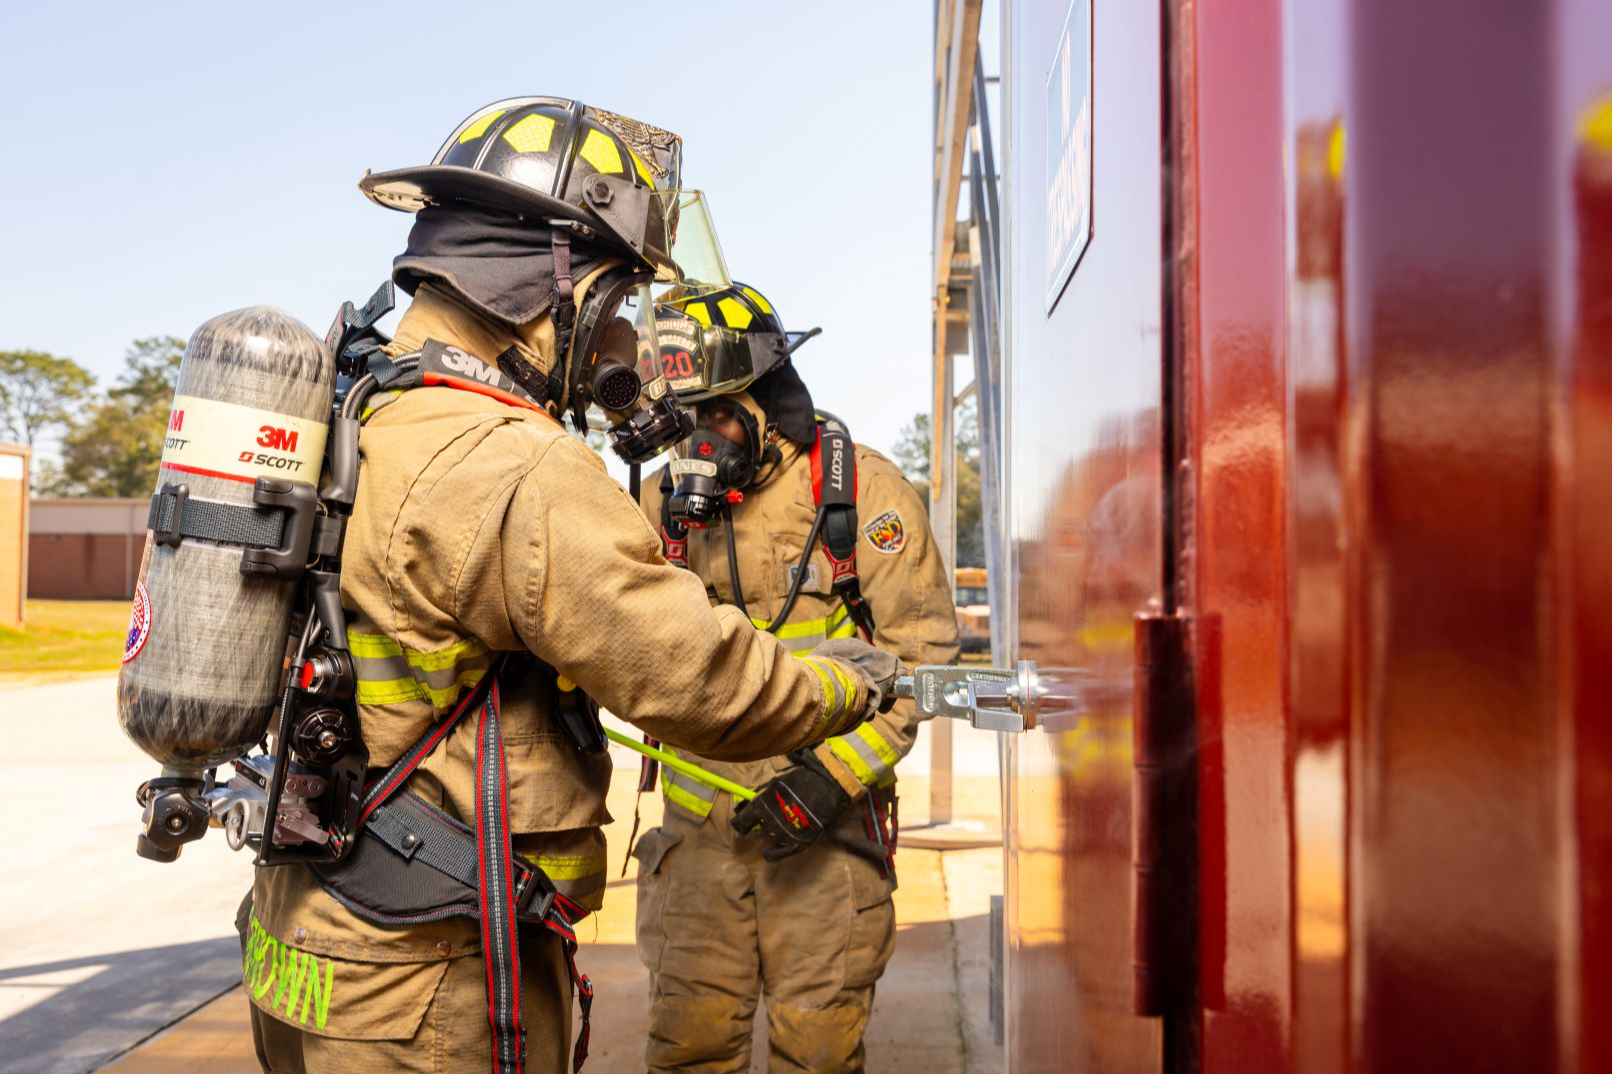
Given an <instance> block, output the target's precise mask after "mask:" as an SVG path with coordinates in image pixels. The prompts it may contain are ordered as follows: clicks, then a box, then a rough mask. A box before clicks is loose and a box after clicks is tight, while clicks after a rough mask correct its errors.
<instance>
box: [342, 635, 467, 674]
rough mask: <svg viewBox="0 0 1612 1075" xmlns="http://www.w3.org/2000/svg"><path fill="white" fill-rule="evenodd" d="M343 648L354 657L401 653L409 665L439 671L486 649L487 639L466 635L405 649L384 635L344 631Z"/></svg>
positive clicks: (398, 655)
mask: <svg viewBox="0 0 1612 1075" xmlns="http://www.w3.org/2000/svg"><path fill="white" fill-rule="evenodd" d="M347 649H348V651H349V652H351V653H352V655H353V656H354V657H403V658H405V659H407V661H408V663H409V664H410V666H412V667H414V668H418V669H420V670H421V671H422V672H439V671H441V670H442V669H444V668H452V667H453V666H454V665H456V664H458V663H459V661H460V660H461V659H462V658H465V657H479V656H481V655H482V654H484V653H486V652H487V643H485V642H483V641H482V640H481V639H479V638H466V639H463V640H462V641H459V642H455V643H454V644H453V645H451V646H444V647H443V648H442V649H435V650H431V651H429V652H427V651H425V650H416V649H405V648H404V647H402V646H400V645H398V644H397V642H396V641H395V640H394V639H391V638H389V637H387V636H386V635H366V634H359V633H357V632H355V631H349V632H347Z"/></svg>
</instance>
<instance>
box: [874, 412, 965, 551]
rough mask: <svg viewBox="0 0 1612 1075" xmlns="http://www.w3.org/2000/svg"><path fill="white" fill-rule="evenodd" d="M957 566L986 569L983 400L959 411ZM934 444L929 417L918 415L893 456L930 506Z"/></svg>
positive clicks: (903, 430)
mask: <svg viewBox="0 0 1612 1075" xmlns="http://www.w3.org/2000/svg"><path fill="white" fill-rule="evenodd" d="M956 420H957V429H956V438H955V439H956V445H957V566H958V567H984V566H985V512H984V509H983V507H982V506H981V501H980V415H979V397H977V396H970V397H969V398H968V399H966V400H964V401H963V404H962V406H960V407H958V408H957V419H956ZM933 443H934V437H933V434H932V433H931V432H930V428H929V415H927V414H917V415H914V416H913V419H912V421H910V422H908V423H907V424H906V425H905V426H902V427H901V433H900V434H899V435H898V437H897V438H896V446H895V449H894V451H893V452H892V453H891V454H892V455H894V456H895V461H896V465H897V466H899V467H900V468H901V469H902V471H903V472H904V473H905V474H906V475H907V480H908V481H910V482H912V484H913V488H915V489H917V490H918V495H919V496H921V497H923V498H924V503H925V504H928V502H929V474H930V470H929V466H930V461H929V453H930V446H931V445H932V444H933Z"/></svg>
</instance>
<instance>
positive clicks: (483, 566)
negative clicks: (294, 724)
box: [241, 97, 911, 1071]
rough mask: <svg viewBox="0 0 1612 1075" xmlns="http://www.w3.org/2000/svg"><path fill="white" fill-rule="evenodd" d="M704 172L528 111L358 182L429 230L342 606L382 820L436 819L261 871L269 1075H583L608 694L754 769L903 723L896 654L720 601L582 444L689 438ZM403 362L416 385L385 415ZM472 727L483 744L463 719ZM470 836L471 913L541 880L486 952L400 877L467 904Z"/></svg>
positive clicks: (475, 124)
mask: <svg viewBox="0 0 1612 1075" xmlns="http://www.w3.org/2000/svg"><path fill="white" fill-rule="evenodd" d="M679 156H680V143H679V141H678V139H677V138H676V137H675V136H673V135H670V134H668V133H667V132H664V131H660V130H658V129H656V128H653V127H650V126H648V125H646V124H642V123H638V122H635V121H633V120H629V119H626V118H624V117H621V116H617V115H614V114H613V113H608V112H603V111H600V110H595V109H592V108H588V107H585V106H583V105H581V104H579V103H575V102H572V101H568V100H562V99H557V98H544V97H531V98H518V99H513V100H508V101H502V102H498V103H496V104H493V105H490V106H488V107H487V108H484V109H482V110H480V111H479V112H477V113H475V114H474V115H472V116H471V117H470V118H468V119H467V120H465V122H464V123H462V124H461V125H460V126H459V128H458V129H456V130H455V131H454V132H453V133H452V135H450V136H449V138H448V140H447V142H446V143H445V144H444V146H443V148H442V150H441V151H439V153H438V154H437V157H436V159H435V160H434V161H433V162H432V163H431V165H429V166H424V167H418V168H407V169H401V170H398V171H393V172H387V173H382V174H376V175H366V177H365V178H364V180H363V182H362V183H361V187H362V189H363V191H364V193H365V194H366V195H368V196H369V197H370V198H371V199H372V200H374V201H376V202H378V203H380V204H382V205H385V206H389V207H392V208H398V209H404V210H408V211H414V212H416V213H417V217H416V220H415V223H414V227H413V231H412V232H411V234H410V238H409V244H408V249H407V251H406V253H404V254H403V255H402V256H400V257H399V258H398V259H397V261H396V263H395V270H394V279H395V280H396V281H397V282H398V283H399V284H400V285H401V286H402V287H403V288H404V289H405V290H407V291H410V292H412V293H413V295H414V301H413V304H412V305H411V306H410V307H409V309H408V311H407V313H406V314H405V315H404V317H403V319H402V322H401V324H400V325H399V326H398V329H397V333H396V337H395V339H393V340H391V341H390V342H389V343H385V345H384V347H381V348H379V349H378V350H375V351H374V352H373V353H372V354H371V355H370V356H369V358H368V360H367V361H368V369H369V371H370V376H374V377H376V378H378V379H379V385H380V388H379V390H378V391H377V393H376V394H375V395H374V396H373V397H371V401H370V403H369V405H368V407H367V408H366V413H365V421H364V425H363V429H362V435H361V440H360V442H359V450H360V452H361V456H362V470H361V480H360V482H359V485H358V493H357V501H356V506H355V508H354V511H353V515H352V518H351V521H350V524H349V527H348V532H347V536H346V544H345V551H344V554H343V555H344V559H343V566H342V571H341V591H340V592H341V601H342V604H343V605H344V606H345V607H346V609H347V619H348V631H349V639H350V642H349V645H350V652H351V654H352V658H353V663H354V665H355V669H354V671H355V673H356V694H357V702H358V706H359V714H360V717H361V723H362V731H363V737H364V740H365V742H366V744H367V747H368V751H369V763H370V767H371V768H370V772H371V774H372V779H371V781H370V784H369V790H368V792H367V794H368V795H370V796H372V797H373V796H375V795H377V794H378V793H389V790H390V788H391V786H393V785H396V786H398V787H400V788H401V789H402V791H403V792H405V793H406V795H405V796H404V797H403V798H402V799H394V800H392V801H395V802H402V804H403V808H405V809H406V810H411V811H413V813H407V812H405V813H401V814H397V815H395V816H396V817H401V818H403V819H404V821H403V822H402V823H396V824H394V823H389V824H391V828H389V829H385V830H384V831H383V830H382V829H380V828H377V826H376V825H375V824H374V823H373V822H372V823H371V824H370V826H369V828H368V830H366V831H365V833H364V839H363V840H362V841H360V842H359V845H358V848H357V850H356V851H355V852H354V853H353V854H352V855H351V856H350V857H349V858H348V859H346V860H344V861H343V862H341V863H339V864H338V865H337V866H335V867H330V868H325V867H321V868H319V869H312V868H308V867H306V866H302V865H284V866H274V867H266V868H262V869H260V870H259V871H258V873H257V879H256V884H255V886H254V889H253V893H252V899H251V902H250V906H249V907H243V912H242V922H241V927H242V934H243V944H244V951H245V979H246V980H245V987H246V990H247V993H248V996H249V997H250V999H251V1002H252V1005H253V1030H254V1038H255V1041H256V1044H257V1048H258V1052H259V1057H260V1059H261V1061H262V1062H263V1064H264V1067H265V1070H275V1071H294V1070H309V1071H402V1070H422V1071H476V1070H481V1071H486V1070H488V1066H489V1063H491V1065H492V1067H493V1070H522V1067H523V1065H524V1066H525V1067H529V1068H531V1069H533V1070H545V1071H564V1070H566V1067H567V1064H568V1061H569V1060H570V1056H569V1052H570V1044H569V1038H570V1030H571V1028H570V1011H571V997H572V988H573V984H577V985H578V986H579V987H580V988H582V989H583V991H584V992H586V983H585V980H584V979H581V978H580V976H578V975H577V973H576V970H575V965H574V963H573V962H572V960H571V958H570V957H571V953H572V951H573V949H574V938H573V937H572V936H571V931H570V926H571V925H572V924H573V923H574V922H575V920H576V919H577V918H579V917H581V916H582V915H585V914H586V913H587V912H588V911H589V910H593V909H597V908H598V907H599V905H600V901H601V900H602V898H603V896H604V883H605V860H606V856H605V845H604V838H603V835H602V833H601V829H600V826H601V825H603V824H604V823H605V822H606V821H607V820H608V817H607V814H606V811H605V792H606V789H607V786H608V784H609V780H610V773H611V766H610V762H609V760H608V756H607V755H606V754H605V753H604V751H603V749H602V746H603V743H602V740H596V735H597V731H598V726H597V718H596V710H595V709H594V708H593V703H592V702H591V701H590V698H591V699H592V700H596V701H597V704H598V705H603V706H606V707H608V708H609V709H610V710H611V711H612V712H614V713H616V714H618V715H620V716H621V717H623V718H624V719H627V720H630V721H632V722H634V723H636V724H637V725H639V726H640V727H641V728H642V729H643V730H644V731H645V732H647V733H648V734H651V735H653V736H655V737H657V738H658V739H662V740H664V741H666V742H668V743H672V744H676V745H678V746H679V747H682V748H686V749H689V750H691V751H696V752H699V753H701V754H705V755H709V756H716V757H723V758H729V759H744V758H760V757H768V756H771V755H775V754H777V753H779V752H780V751H784V750H789V749H793V748H797V747H800V746H802V745H804V744H809V743H813V742H818V741H821V740H822V739H824V737H825V736H830V735H835V734H839V733H844V732H846V731H848V730H850V729H852V728H854V727H855V726H857V725H858V724H859V723H860V722H861V721H862V720H864V719H865V718H866V717H867V716H868V715H869V714H871V713H872V712H874V711H875V710H876V709H877V707H878V705H879V704H880V703H881V701H885V702H886V704H888V703H887V699H888V692H889V687H890V683H891V680H892V679H893V677H894V675H895V662H894V661H893V660H889V659H887V658H885V657H884V656H883V655H880V654H878V653H876V652H875V651H873V650H872V648H871V647H864V649H863V650H861V651H856V650H844V649H842V650H841V651H840V656H839V657H823V656H813V655H811V654H810V653H809V652H808V651H809V649H810V647H801V646H799V645H794V644H792V643H790V642H788V641H780V640H779V639H777V638H775V637H773V636H771V635H768V634H766V633H764V632H760V631H757V630H756V629H755V628H754V627H753V626H752V625H751V623H750V621H749V620H748V619H747V618H746V616H745V615H744V613H742V612H740V611H739V610H738V609H735V608H729V607H720V606H716V607H713V606H712V605H711V603H710V602H709V601H708V600H707V595H706V592H705V588H704V587H703V586H701V585H700V582H699V580H698V579H697V578H696V577H694V576H693V575H691V574H689V573H688V572H687V571H685V570H682V569H681V568H678V567H675V566H672V565H670V564H668V563H667V562H666V561H665V560H664V559H663V557H662V551H661V546H660V540H659V537H658V536H657V534H656V533H655V530H654V529H653V528H652V527H650V526H648V525H646V523H645V520H644V518H643V516H642V515H641V514H640V513H639V510H638V508H637V506H636V505H635V504H634V503H633V502H632V500H631V498H630V497H629V496H628V495H627V494H626V493H625V492H624V491H623V490H622V489H621V487H620V486H619V485H617V484H616V483H615V482H614V481H613V480H612V479H611V478H610V477H609V476H608V475H607V474H606V472H605V469H604V467H603V465H602V463H601V462H600V461H599V459H598V458H597V456H595V455H594V454H593V452H591V451H590V450H589V449H588V447H587V446H586V444H585V443H584V442H583V441H582V440H580V439H579V438H577V437H576V436H574V435H572V434H571V433H570V432H568V431H566V430H565V429H563V428H562V427H561V425H560V424H559V423H558V422H557V421H556V418H557V417H558V416H560V415H562V414H564V413H566V412H568V411H569V412H570V413H571V414H572V415H573V417H574V418H575V419H578V420H581V419H582V416H583V415H584V414H585V412H586V411H587V410H588V408H589V406H590V405H595V406H597V407H599V408H601V409H602V410H604V411H605V413H606V414H607V415H608V416H609V418H610V419H611V421H612V422H614V423H615V424H614V425H613V426H612V427H611V429H610V437H611V440H612V442H613V445H614V447H616V449H617V450H618V451H619V452H620V453H621V454H623V455H624V456H627V457H630V458H634V459H644V458H647V457H648V456H650V455H652V454H654V453H655V452H656V451H657V450H658V449H659V448H660V447H663V446H664V445H666V444H670V443H672V442H673V441H675V440H677V439H679V438H680V437H682V436H683V435H685V434H686V433H687V431H688V428H689V427H688V425H687V421H686V419H685V418H684V417H682V416H680V414H679V412H678V411H677V410H676V409H675V408H674V407H673V406H672V405H671V401H670V397H669V396H667V395H665V394H664V385H663V384H661V383H660V381H659V378H658V362H657V355H658V350H657V349H655V345H654V343H653V340H654V337H653V316H652V313H651V308H650V306H649V303H648V299H647V288H646V287H645V285H647V283H648V281H649V280H650V279H651V277H652V276H654V275H656V274H659V275H660V276H662V277H663V278H669V277H671V276H673V275H675V273H676V271H677V265H676V263H677V260H678V258H679V257H680V254H679V253H678V252H677V251H676V250H674V249H673V248H672V246H671V235H672V232H673V231H674V228H675V229H676V230H678V231H679V232H680V233H681V235H682V238H680V239H679V240H678V243H679V249H681V247H682V243H683V241H684V240H687V239H689V238H690V235H691V234H693V233H696V232H698V230H699V228H698V227H697V225H698V224H699V220H698V219H696V218H695V216H694V215H693V214H692V212H691V210H690V205H691V204H692V202H690V201H689V200H688V199H686V198H684V199H683V201H682V202H681V204H680V201H679V199H680V198H683V195H682V194H680V193H679V191H678V190H677V183H678V174H677V172H678V163H679ZM679 215H681V220H680V221H679V220H678V217H679ZM696 237H697V236H696ZM635 317H636V319H637V320H636V325H635V323H634V318H635ZM379 342H381V341H378V340H376V339H374V338H373V337H372V338H371V343H372V345H373V344H375V343H379ZM646 350H647V354H646ZM640 359H643V361H640ZM415 364H417V365H415ZM404 368H410V369H417V370H418V371H419V374H420V376H419V378H418V380H420V381H422V382H423V383H422V385H421V386H420V387H413V388H410V389H409V390H407V391H391V390H387V388H386V385H387V384H389V383H392V382H390V381H388V380H387V378H389V377H394V376H396V375H397V371H398V370H400V369H404ZM400 383H401V382H400ZM903 510H904V511H905V512H910V510H911V509H910V508H904V509H903ZM909 540H910V539H909ZM910 547H911V546H910V544H909V549H910ZM892 615H898V616H899V615H901V613H900V612H898V611H896V610H892ZM467 705H468V706H470V708H471V709H472V710H475V709H476V707H477V706H480V710H479V712H480V714H481V716H480V718H479V719H478V718H477V714H476V712H474V711H472V712H471V713H470V717H469V718H468V719H465V720H460V721H458V722H457V723H455V722H454V714H456V713H457V712H459V711H460V710H462V709H464V708H465V707H466V706H467ZM901 734H904V733H901ZM443 815H446V816H445V817H444V816H443ZM411 817H412V818H415V819H417V820H419V821H421V823H422V824H424V823H427V822H431V821H432V820H433V819H435V823H436V825H437V827H436V828H435V829H432V828H430V827H429V826H427V827H425V828H421V829H419V830H418V831H416V830H415V829H414V828H411V827H410V825H409V824H408V819H409V818H411ZM400 826H401V827H400ZM454 826H457V827H458V828H459V829H461V830H464V829H474V830H476V832H477V834H478V836H477V839H478V840H479V841H480V844H479V846H480V848H481V850H480V865H479V866H478V864H477V862H475V861H469V860H467V861H466V862H464V863H463V864H461V868H462V870H463V871H465V872H464V874H463V876H464V877H468V878H469V881H468V882H467V886H466V888H465V891H467V892H470V893H472V894H473V893H474V890H475V887H476V885H477V884H479V885H480V886H481V887H482V889H483V890H486V889H488V888H489V886H495V885H499V884H507V883H508V882H509V881H510V880H511V878H513V879H514V881H515V884H514V886H513V888H512V889H505V890H502V891H503V895H502V896H501V897H498V898H490V897H486V896H485V895H484V896H483V899H484V903H485V908H484V913H483V914H482V916H481V920H480V925H479V926H478V921H477V919H476V918H475V917H471V916H469V915H468V913H467V911H468V910H470V909H473V908H469V909H467V907H466V906H465V905H462V904H460V905H447V906H442V905H435V906H432V905H431V904H432V897H431V895H430V893H429V892H426V891H424V889H425V888H429V887H430V885H431V883H433V882H432V880H431V878H432V876H433V875H428V874H427V873H426V872H425V871H423V870H421V871H417V872H416V873H414V874H410V875H409V876H410V877H414V878H421V877H424V878H426V881H425V882H421V884H422V891H421V892H410V891H406V889H408V888H410V887H411V886H413V885H414V884H415V882H414V881H404V882H397V883H394V882H391V881H388V880H387V878H388V877H392V876H394V875H395V871H397V870H400V869H404V868H405V867H411V866H414V865H415V864H416V856H418V860H419V861H424V860H425V859H426V858H428V857H430V856H432V855H435V856H436V859H435V861H436V862H437V863H438V865H437V866H436V869H437V874H436V875H434V876H435V881H437V882H441V881H444V878H445V877H446V874H444V873H443V872H442V871H444V870H449V871H450V872H451V871H452V868H453V865H452V864H451V863H450V864H449V866H443V865H441V859H442V855H443V853H442V850H441V848H440V847H435V846H433V841H434V840H435V839H436V838H435V837H433V836H432V835H431V833H432V832H437V833H438V834H439V835H440V832H441V831H443V830H445V829H450V828H452V827H454ZM489 831H493V832H494V833H495V834H496V833H497V832H498V831H502V832H503V833H504V837H505V838H504V839H503V841H502V842H500V841H499V840H498V839H495V838H489V836H488V833H489ZM422 833H423V834H424V835H422ZM383 843H384V844H385V846H382V844H383ZM468 846H475V845H468ZM511 852H513V854H514V855H515V856H517V859H515V860H511V859H509V855H510V853H511ZM521 856H524V862H523V861H521V860H520V858H519V857H521ZM474 858H475V856H474V855H471V856H470V859H474ZM512 862H513V866H512V865H511V863H512ZM531 866H535V867H537V868H539V869H540V870H541V872H542V873H544V874H546V875H547V877H548V879H549V880H551V881H552V882H553V886H554V888H555V889H557V890H558V891H557V893H554V894H553V895H552V897H548V896H545V897H543V899H542V903H543V907H542V908H539V907H537V906H536V902H535V898H534V896H533V892H534V891H538V892H551V891H552V890H549V889H545V888H542V887H540V886H539V883H538V882H537V881H536V880H534V878H535V876H536V875H535V873H534V872H532V871H531V870H530V869H529V867H531ZM869 868H870V869H871V867H869ZM366 870H370V871H371V872H370V873H366V872H365V871H366ZM374 870H379V871H381V872H379V873H374V872H373V871H374ZM387 870H392V871H394V873H387V872H385V871H387ZM478 870H479V872H478ZM478 878H479V881H478V880H477V879H478ZM880 883H882V882H878V881H876V880H874V879H873V878H872V877H871V876H870V879H869V881H868V884H870V885H875V886H877V884H880ZM443 891H445V890H443ZM411 901H413V902H411ZM470 902H471V903H472V904H473V903H474V902H475V900H474V898H472V899H471V901H470ZM505 926H508V927H509V928H508V929H507V930H506V929H504V927H505ZM500 930H503V932H500ZM511 964H513V965H514V968H515V971H516V973H515V975H514V976H513V977H510V976H509V975H507V974H506V973H505V972H506V971H507V970H508V968H509V966H510V965H511ZM618 999H619V998H618ZM585 1034H586V1029H585V1027H584V1029H583V1035H584V1036H585Z"/></svg>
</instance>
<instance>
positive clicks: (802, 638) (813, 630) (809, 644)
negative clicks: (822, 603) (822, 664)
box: [750, 605, 856, 657]
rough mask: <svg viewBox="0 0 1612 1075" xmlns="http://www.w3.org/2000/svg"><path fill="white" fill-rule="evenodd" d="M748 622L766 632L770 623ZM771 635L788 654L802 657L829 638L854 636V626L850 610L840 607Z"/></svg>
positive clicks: (761, 621) (760, 621) (763, 620)
mask: <svg viewBox="0 0 1612 1075" xmlns="http://www.w3.org/2000/svg"><path fill="white" fill-rule="evenodd" d="M750 622H751V623H752V624H754V625H755V627H756V629H757V630H766V628H767V625H768V624H770V623H771V622H772V621H771V620H767V619H757V618H756V617H754V616H751V617H750ZM773 633H774V635H775V636H776V637H777V639H778V641H780V642H782V643H783V644H784V645H786V646H788V647H789V652H790V653H793V654H794V655H795V656H797V657H804V656H805V655H806V654H808V653H810V652H811V651H812V650H814V649H816V648H817V647H818V646H819V645H821V644H822V643H823V642H825V641H827V640H828V639H830V638H850V637H852V636H853V635H855V634H856V624H855V623H853V622H851V610H850V609H848V608H846V607H845V606H844V605H841V606H840V607H839V608H837V609H835V610H834V611H833V612H831V613H829V614H828V615H827V616H821V617H819V618H817V619H815V620H801V621H800V622H799V623H786V624H784V625H783V626H782V627H780V628H778V630H777V631H775V632H773Z"/></svg>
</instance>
